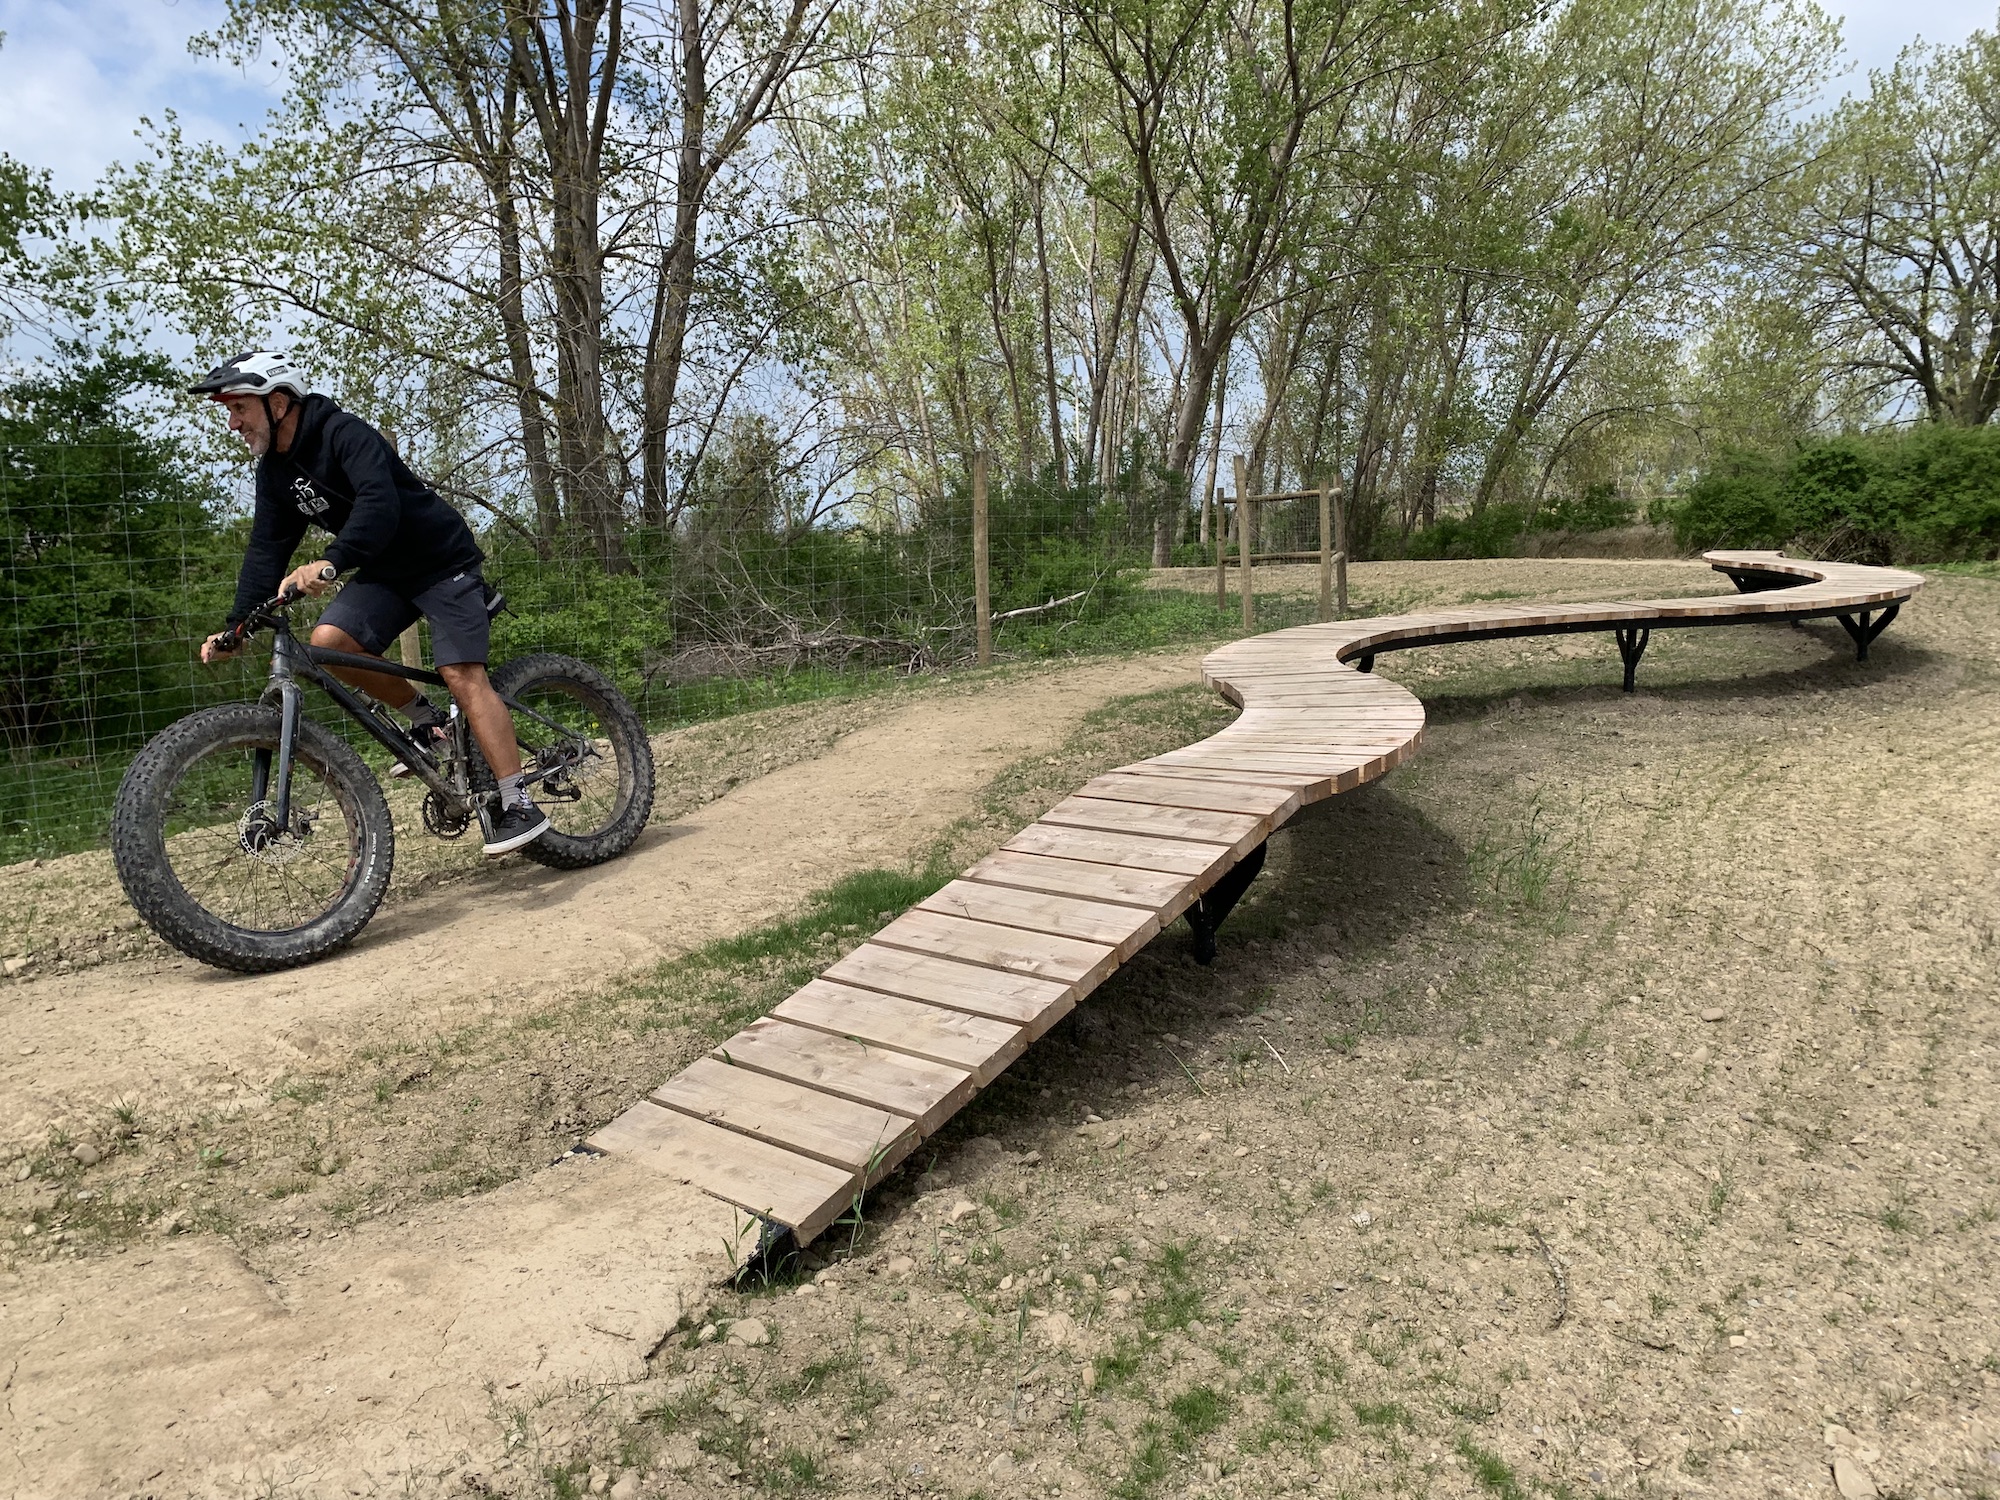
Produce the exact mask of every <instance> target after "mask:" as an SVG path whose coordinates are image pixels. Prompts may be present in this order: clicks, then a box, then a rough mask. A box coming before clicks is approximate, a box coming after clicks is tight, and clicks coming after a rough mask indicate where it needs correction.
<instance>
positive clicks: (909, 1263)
mask: <svg viewBox="0 0 2000 1500" xmlns="http://www.w3.org/2000/svg"><path fill="white" fill-rule="evenodd" d="M916 1269H917V1262H916V1260H915V1258H914V1257H912V1256H908V1255H892V1256H890V1257H889V1259H888V1262H887V1263H886V1264H885V1265H884V1266H883V1267H882V1274H883V1275H884V1276H890V1277H893V1278H895V1279H896V1280H897V1281H901V1280H903V1279H904V1278H905V1277H907V1276H912V1275H914V1274H916Z"/></svg>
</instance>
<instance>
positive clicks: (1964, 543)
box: [1668, 425, 2000, 562]
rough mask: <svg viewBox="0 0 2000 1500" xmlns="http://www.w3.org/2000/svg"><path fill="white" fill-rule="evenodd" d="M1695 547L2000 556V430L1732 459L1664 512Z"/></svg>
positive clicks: (1903, 436)
mask: <svg viewBox="0 0 2000 1500" xmlns="http://www.w3.org/2000/svg"><path fill="white" fill-rule="evenodd" d="M1668 513H1669V519H1670V520H1671V521H1672V523H1673V527H1674V534H1675V537H1676V539H1677V540H1679V541H1680V542H1681V544H1682V545H1684V546H1688V547H1783V546H1790V547H1792V548H1794V549H1797V550H1803V551H1808V552H1813V553H1819V554H1824V555H1830V556H1839V557H1849V558H1853V559H1855V560H1858V561H1869V562H1944V561H1953V560H1962V559H1990V558H1992V557H1994V556H1996V555H2000V429H1995V428H1991V427H1941V426H1931V425H1926V426H1923V427H1918V428H1913V429H1910V430H1908V431H1897V432H1879V433H1868V434H1850V435H1843V436H1840V437H1832V438H1825V439H1822V440H1820V441H1817V442H1813V443H1808V444H1806V445H1805V446H1803V447H1801V448H1800V449H1798V450H1797V451H1796V452H1795V453H1792V454H1790V455H1788V456H1786V457H1783V458H1773V457H1770V456H1766V455H1757V454H1735V455H1731V456H1729V457H1728V458H1726V459H1725V460H1724V461H1723V462H1722V463H1721V464H1719V465H1718V466H1717V467H1716V468H1715V469H1713V470H1711V471H1710V472H1709V473H1707V474H1704V475H1703V476H1702V477H1701V478H1700V479H1699V480H1697V481H1696V482H1695V483H1694V485H1693V486H1691V487H1690V488H1689V490H1688V492H1687V494H1686V496H1685V497H1684V498H1683V499H1682V500H1681V501H1680V502H1679V503H1678V504H1676V505H1673V506H1671V507H1669V508H1668Z"/></svg>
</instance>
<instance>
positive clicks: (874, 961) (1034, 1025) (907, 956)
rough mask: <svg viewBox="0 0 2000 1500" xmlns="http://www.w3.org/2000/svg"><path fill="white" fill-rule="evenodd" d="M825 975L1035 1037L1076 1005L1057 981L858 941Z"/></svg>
mask: <svg viewBox="0 0 2000 1500" xmlns="http://www.w3.org/2000/svg"><path fill="white" fill-rule="evenodd" d="M825 977H826V978H828V979H833V980H837V981H839V982H840V983H842V984H848V985H853V986H855V987H857V988H859V989H869V990H880V991H881V992H882V993H883V994H885V995H902V996H905V997H906V998H908V999H911V1000H927V1001H929V1002H930V1003H931V1004H932V1005H948V1006H950V1007H951V1008H952V1009H953V1010H962V1011H964V1012H965V1013H966V1014H967V1015H973V1016H991V1017H992V1018H993V1019H994V1020H996V1021H1009V1022H1012V1023H1013V1024H1014V1025H1017V1026H1024V1027H1027V1028H1028V1029H1029V1031H1030V1032H1032V1033H1033V1034H1034V1035H1035V1036H1040V1035H1041V1033H1042V1032H1043V1031H1046V1030H1047V1029H1048V1028H1049V1027H1050V1026H1052V1025H1054V1024H1055V1022H1056V1020H1057V1019H1059V1018H1060V1017H1061V1016H1063V1015H1066V1014H1068V1013H1069V1010H1070V1008H1071V1007H1072V1006H1073V1005H1074V1004H1075V1003H1076V987H1075V986H1074V985H1070V984H1065V983H1063V982H1062V981H1061V980H1055V979H1037V978H1035V977H1034V976H1033V975H1031V974H1010V973H1007V972H1006V971H1004V970H1001V969H986V968H981V967H980V966H979V965H978V964H963V963H960V962H958V961H957V960H956V959H950V958H937V957H934V956H932V955H931V954H928V953H911V952H909V951H908V950H906V949H903V948H884V947H883V946H882V945H881V944H879V943H863V944H862V945H861V946H860V947H859V948H856V949H855V950H854V951H853V952H852V953H850V954H848V955H847V957H845V958H843V959H841V960H840V962H838V963H836V964H834V965H833V967H831V968H830V969H828V970H827V971H826V975H825ZM1051 1012H1054V1014H1053V1015H1051V1014H1050V1013H1051Z"/></svg>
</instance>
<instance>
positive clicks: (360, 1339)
mask: <svg viewBox="0 0 2000 1500" xmlns="http://www.w3.org/2000/svg"><path fill="white" fill-rule="evenodd" d="M740 1227H741V1226H740V1224H739V1223H737V1222H736V1219H735V1216H734V1215H733V1214H732V1213H731V1211H730V1210H729V1209H727V1208H726V1207H724V1206H723V1205H722V1204H720V1203H718V1202H716V1201H715V1200H714V1199H712V1198H709V1197H707V1196H706V1195H704V1194H702V1193H699V1192H697V1191H695V1190H694V1189H692V1188H686V1187H682V1186H681V1185H680V1184H678V1183H673V1182H669V1181H667V1180H665V1179H663V1178H661V1177H660V1176H658V1175H657V1174H656V1173H653V1172H651V1171H649V1170H647V1169H646V1168H644V1167H640V1166H637V1165H635V1164H633V1163H630V1162H618V1161H612V1160H610V1159H595V1160H594V1159H591V1158H588V1157H583V1158H569V1159H567V1160H565V1161H564V1162H563V1163H561V1164H560V1165H558V1166H555V1167H551V1168H550V1169H549V1170H547V1171H545V1172H541V1173H538V1174H536V1175H535V1176H533V1177H529V1178H525V1179H523V1180H522V1181H520V1182H515V1183H510V1184H508V1185H507V1186H506V1187H503V1188H501V1189H499V1190H498V1191H496V1192H493V1193H490V1194H487V1195H485V1196H483V1197H480V1198H476V1199H473V1200H470V1201H468V1202H455V1203H450V1204H440V1205H432V1206H430V1207H428V1208H425V1209H421V1210H417V1211H415V1212H414V1213H412V1215H411V1216H410V1217H409V1218H408V1219H407V1220H404V1221H401V1222H397V1223H393V1224H392V1223H387V1222H382V1223H377V1224H374V1225H370V1226H367V1227H366V1228H363V1229H361V1230H359V1231H357V1232H356V1233H354V1234H353V1235H351V1236H349V1237H347V1238H346V1239H344V1240H343V1241H341V1242H339V1243H338V1244H336V1245H330V1246H328V1247H326V1251H325V1253H323V1254H321V1255H318V1256H315V1257H314V1258H313V1259H312V1261H310V1262H309V1263H307V1264H306V1265H304V1266H303V1267H301V1268H300V1269H299V1271H298V1272H297V1274H295V1275H292V1276H289V1277H287V1278H285V1279H283V1280H276V1279H273V1278H271V1277H269V1276H267V1275H266V1274H264V1273H263V1272H261V1271H260V1270H259V1269H258V1268H257V1267H255V1266H253V1265H251V1264H250V1263H249V1262H247V1261H246V1260H245V1259H244V1258H243V1257H242V1256H241V1255H240V1254H238V1253H237V1252H236V1251H235V1250H234V1249H233V1248H232V1247H231V1246H230V1244H229V1243H228V1242H227V1241H226V1240H222V1239H218V1238H214V1237H208V1236H204V1237H202V1238H199V1239H184V1240H170V1241H167V1242H165V1243H163V1244H160V1245H158V1246H155V1247H152V1248H151V1250H150V1253H148V1254H145V1255H143V1256H131V1257H127V1256H110V1257H103V1258H99V1259H95V1260H91V1261H87V1262H85V1263H83V1264H82V1265H81V1266H76V1267H64V1268H61V1269H60V1270H57V1269H56V1268H54V1267H49V1268H43V1269H42V1270H41V1271H40V1272H39V1273H38V1274H34V1275H31V1276H27V1277H23V1278H21V1282H22V1283H23V1284H21V1285H18V1286H16V1287H15V1288H13V1289H11V1290H9V1291H7V1292H6V1293H5V1302H4V1311H5V1315H6V1320H5V1323H4V1325H0V1349H4V1356H0V1357H4V1361H5V1369H6V1372H7V1378H6V1400H7V1427H8V1428H9V1439H8V1442H7V1445H6V1447H5V1449H4V1450H0V1486H4V1490H5V1493H7V1494H8V1495H10V1496H16V1497H23V1500H25V1497H29V1496H33V1497H38V1500H39V1497H44V1496H47V1497H55V1496H77V1495H115V1496H121V1497H122V1496H126V1495H146V1496H153V1495H160V1496H166V1495H174V1496H179V1495H206V1494H225V1495H268V1494H284V1495H294V1494H301V1495H344V1494H369V1495H372V1494H379V1493H384V1492H387V1493H398V1494H400V1493H409V1492H415V1493H420V1494H421V1493H433V1492H435V1491H436V1490H438V1489H440V1488H445V1487H448V1486H449V1487H453V1488H456V1487H457V1486H455V1485H450V1484H449V1482H450V1481H451V1480H452V1478H453V1476H455V1475H462V1474H464V1473H465V1472H467V1469H466V1465H467V1463H468V1461H469V1460H470V1459H471V1458H472V1456H473V1455H475V1454H491V1453H492V1452H494V1451H495V1450H496V1449H499V1448H502V1447H506V1446H511V1445H509V1444H507V1443H506V1440H505V1438H504V1437H498V1438H496V1435H495V1429H496V1428H498V1429H500V1430H501V1431H502V1432H504V1431H505V1430H506V1428H507V1423H508V1418H509V1414H510V1413H512V1412H517V1411H527V1410H531V1409H532V1408H533V1407H534V1405H535V1404H536V1403H537V1402H538V1401H540V1400H542V1399H545V1398H546V1397H548V1396H549V1395H551V1394H554V1393H557V1392H562V1391H567V1390H571V1389H574V1388H576V1387H577V1386H578V1385H580V1384H588V1383H595V1382H605V1381H620V1380H631V1379H634V1378H636V1377H637V1376H638V1375H639V1374H640V1373H641V1372H642V1371H643V1368H644V1365H645V1359H646V1356H647V1355H648V1354H649V1353H650V1352H651V1351H652V1350H653V1348H654V1347H655V1346H657V1345H658V1344H659V1342H660V1340H661V1339H662V1338H663V1337H664V1336H665V1335H666V1334H667V1333H668V1332H669V1331H670V1330H671V1329H672V1328H673V1327H674V1324H675V1323H676V1321H677V1320H678V1319H679V1318H680V1316H681V1314H682V1313H683V1312H691V1311H696V1310H698V1309H699V1308H700V1307H702V1306H705V1305H706V1303H707V1300H708V1298H709V1296H710V1295H711V1288H712V1287H713V1286H714V1284H715V1282H716V1280H717V1279H718V1278H719V1277H721V1276H722V1275H724V1274H726V1272H727V1268H728V1267H727V1262H726V1260H725V1256H724V1247H725V1245H726V1244H727V1243H728V1242H729V1240H730V1239H731V1237H732V1236H734V1235H735V1234H736V1233H738V1232H739V1230H740ZM474 1493H477V1491H474Z"/></svg>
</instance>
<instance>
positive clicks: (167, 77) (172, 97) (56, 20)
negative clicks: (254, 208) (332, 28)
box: [0, 0, 283, 190]
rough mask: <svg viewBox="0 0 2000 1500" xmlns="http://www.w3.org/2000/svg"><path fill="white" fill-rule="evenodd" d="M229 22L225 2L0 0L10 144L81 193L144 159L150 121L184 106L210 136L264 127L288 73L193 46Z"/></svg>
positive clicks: (0, 82) (187, 118) (3, 104)
mask: <svg viewBox="0 0 2000 1500" xmlns="http://www.w3.org/2000/svg"><path fill="white" fill-rule="evenodd" d="M223 17H224V5H223V4H222V3H221V0H178V3H173V0H61V3H50V0H0V32H5V33H6V40H5V42H4V43H0V151H4V152H6V153H7V154H9V155H10V156H14V157H16V158H18V159H20V160H21V161H24V162H27V163H29V164H30V165H33V166H38V167H47V168H48V169H50V170H51V171H52V172H53V173H54V174H55V179H56V185H57V186H58V187H60V188H64V189H70V190H76V189H81V188H85V187H88V186H90V184H91V183H93V182H95V181H96V180H97V178H98V177H99V175H100V174H101V173H102V172H103V170H104V169H105V167H107V166H108V165H109V164H110V163H112V162H113V161H118V160H131V159H132V158H133V157H135V156H136V155H137V154H138V152H139V150H140V149H141V148H140V145H139V142H138V141H137V140H136V139H135V138H134V136H133V132H134V131H135V130H136V129H137V128H138V125H139V120H140V117H141V116H150V117H151V118H152V119H154V120H155V121H157V120H159V119H160V118H161V117H162V116H164V115H165V113H166V112H167V111H168V110H169V109H171V110H174V111H176V112H177V113H178V114H179V116H180V118H181V121H182V124H183V126H184V127H185V128H186V129H187V131H188V133H189V134H191V135H194V136H197V137H200V138H203V139H211V140H236V139H240V138H241V137H242V136H243V134H244V133H245V129H246V127H247V128H248V129H249V130H251V131H254V130H256V129H257V128H258V126H259V125H260V124H261V122H262V120H263V117H264V112H265V110H266V109H268V108H269V107H270V106H271V105H272V104H274V103H276V102H277V98H278V90H279V88H280V76H281V74H282V72H283V70H282V69H280V68H273V67H271V66H270V65H269V63H268V62H260V63H257V64H255V65H253V66H252V67H250V68H248V69H237V68H234V67H231V66H230V65H229V64H227V63H222V62H217V61H214V60H211V59H208V58H197V57H192V56H190V55H189V53H188V50H187V43H188V38H189V37H190V36H192V35H194V34H196V33H197V32H202V31H207V30H210V29H212V28H213V27H215V26H217V25H218V24H219V23H220V22H221V21H222V19H223ZM264 75H268V76H264Z"/></svg>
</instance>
